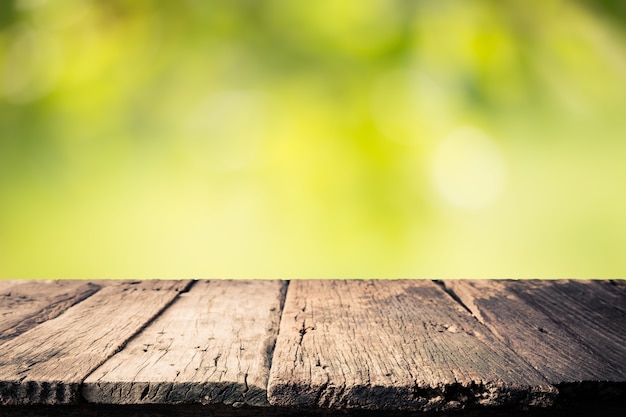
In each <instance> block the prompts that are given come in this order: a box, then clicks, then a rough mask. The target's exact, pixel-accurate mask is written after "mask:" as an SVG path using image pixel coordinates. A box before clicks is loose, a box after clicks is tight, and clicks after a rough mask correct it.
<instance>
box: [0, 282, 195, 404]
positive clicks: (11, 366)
mask: <svg viewBox="0 0 626 417" xmlns="http://www.w3.org/2000/svg"><path fill="white" fill-rule="evenodd" d="M188 284H189V282H188V281H143V282H126V283H118V285H111V286H107V287H106V288H103V289H102V290H100V291H98V292H97V293H96V294H94V295H93V296H91V297H89V298H87V299H86V300H84V301H83V302H81V303H79V304H77V305H74V306H73V307H71V308H69V309H68V310H67V311H65V312H64V313H63V314H61V315H60V316H58V317H56V318H55V319H52V320H48V321H46V322H44V323H41V324H40V325H38V326H36V327H34V328H32V329H31V330H29V331H27V332H25V333H23V334H21V335H19V336H17V337H15V338H13V339H11V340H9V341H7V342H6V343H4V344H3V345H1V346H0V351H1V352H2V356H0V404H9V405H10V404H63V403H71V402H75V401H77V400H78V391H79V388H80V383H81V382H82V381H83V379H84V378H85V377H86V376H87V375H88V374H89V373H90V372H91V371H93V370H94V369H95V368H97V367H98V366H99V365H100V364H101V363H102V362H103V361H104V360H106V359H107V358H108V357H110V356H111V355H112V354H114V353H115V352H116V351H117V350H118V349H120V347H121V346H123V344H124V343H125V342H126V341H127V340H128V339H129V338H130V337H132V336H133V335H134V334H136V333H137V332H138V331H139V330H141V329H142V328H143V327H144V326H145V325H146V323H147V322H148V321H150V320H151V319H152V318H153V317H154V316H155V315H156V314H158V313H159V312H160V311H161V310H162V309H164V308H165V307H166V306H167V305H168V304H169V303H171V302H172V300H173V299H174V298H175V297H176V296H177V294H178V292H179V291H181V290H183V289H184V288H185V287H186V286H187V285H188Z"/></svg>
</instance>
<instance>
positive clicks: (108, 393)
mask: <svg viewBox="0 0 626 417" xmlns="http://www.w3.org/2000/svg"><path fill="white" fill-rule="evenodd" d="M285 290H286V283H285V282H281V281H200V282H198V283H196V284H195V285H194V287H193V288H192V289H191V290H190V291H189V292H188V293H186V294H183V295H181V297H180V298H179V299H178V300H177V301H176V302H175V303H174V304H173V305H172V306H171V307H170V308H168V310H167V311H165V312H164V313H163V314H162V315H161V316H160V317H159V318H157V319H156V320H155V321H154V322H153V323H152V324H151V325H150V326H149V327H148V328H146V329H145V330H144V331H143V332H142V333H141V334H140V335H138V336H137V337H136V338H135V339H133V340H132V341H131V342H130V343H129V344H128V345H127V346H126V348H125V349H124V350H122V351H121V352H119V353H118V354H116V355H115V356H113V357H112V358H111V359H109V360H108V361H107V362H106V363H104V364H103V365H102V366H101V367H100V368H99V369H97V370H96V371H95V372H94V373H93V374H92V375H90V376H89V377H88V378H87V379H86V380H85V384H84V387H83V390H82V393H83V396H84V398H85V399H86V400H87V401H91V402H96V403H111V404H150V403H161V404H167V403H204V404H206V403H224V404H235V405H236V406H241V405H244V404H250V405H258V406H267V405H268V402H267V392H266V387H267V379H268V375H269V368H270V362H271V358H272V352H273V350H274V345H275V341H276V335H277V333H278V328H279V322H280V313H281V308H282V303H283V301H284V293H285Z"/></svg>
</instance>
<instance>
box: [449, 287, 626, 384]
mask: <svg viewBox="0 0 626 417" xmlns="http://www.w3.org/2000/svg"><path fill="white" fill-rule="evenodd" d="M445 286H446V288H448V289H449V290H450V291H452V292H453V293H454V294H455V295H456V296H457V297H458V298H459V299H460V300H461V301H462V302H463V303H464V304H465V305H466V306H467V307H468V308H469V309H470V310H471V312H472V313H473V314H474V315H475V316H476V317H477V318H478V319H479V320H480V321H481V322H482V323H484V324H485V325H486V326H487V327H489V328H490V329H491V330H492V332H493V333H494V334H496V335H497V337H498V338H499V339H500V340H502V341H503V342H504V343H505V344H506V345H507V346H509V347H510V348H511V349H513V350H514V351H515V352H517V353H518V354H519V355H520V356H522V357H523V358H524V359H525V360H527V361H528V362H529V363H531V364H532V365H533V366H534V367H535V368H536V369H537V370H539V371H540V372H541V373H542V375H544V376H545V378H546V379H547V380H548V381H550V383H552V384H562V383H578V382H582V381H614V382H625V381H626V293H625V292H623V291H621V290H620V289H618V288H616V287H614V286H613V285H612V284H611V283H609V282H602V281H566V280H559V281H480V280H478V281H466V280H462V281H446V282H445Z"/></svg>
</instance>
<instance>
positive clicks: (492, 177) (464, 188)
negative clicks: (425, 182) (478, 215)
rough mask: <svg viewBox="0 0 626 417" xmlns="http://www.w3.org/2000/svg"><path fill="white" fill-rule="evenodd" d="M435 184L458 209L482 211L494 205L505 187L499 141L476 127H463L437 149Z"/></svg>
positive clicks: (433, 166) (433, 167)
mask: <svg viewBox="0 0 626 417" xmlns="http://www.w3.org/2000/svg"><path fill="white" fill-rule="evenodd" d="M432 162H433V164H432V181H433V185H434V187H435V188H436V190H437V191H438V192H439V194H440V195H441V196H442V197H443V198H444V199H445V200H446V201H447V202H448V203H451V204H453V205H455V206H458V207H462V208H466V209H480V208H484V207H487V206H489V205H490V204H492V203H493V202H494V201H495V200H496V199H497V198H498V196H499V195H500V193H501V192H502V190H503V188H504V183H505V177H506V166H505V161H504V157H503V154H502V152H501V151H500V149H499V148H498V146H497V145H496V144H495V142H494V141H493V140H492V139H491V138H490V137H489V136H488V135H487V134H486V133H484V132H482V131H481V130H479V129H477V128H475V127H467V126H464V127H460V128H457V129H455V130H454V131H452V133H450V134H449V135H448V136H446V137H445V138H444V139H443V140H442V141H441V143H439V145H438V146H437V148H436V151H435V154H434V156H433V161H432Z"/></svg>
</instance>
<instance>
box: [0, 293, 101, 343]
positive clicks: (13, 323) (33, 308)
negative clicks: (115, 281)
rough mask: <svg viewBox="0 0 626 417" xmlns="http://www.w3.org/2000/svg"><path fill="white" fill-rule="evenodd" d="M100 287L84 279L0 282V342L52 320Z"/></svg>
mask: <svg viewBox="0 0 626 417" xmlns="http://www.w3.org/2000/svg"><path fill="white" fill-rule="evenodd" d="M99 289H100V285H98V284H97V283H94V282H84V281H0V344H1V343H3V342H5V341H7V340H8V339H11V338H14V337H16V336H19V335H20V334H22V333H24V332H25V331H27V330H30V329H32V328H33V327H35V326H37V325H38V324H40V323H43V322H44V321H46V320H50V319H53V318H55V317H57V316H58V315H59V314H61V313H63V312H64V311H65V310H67V309H68V308H70V307H71V306H73V305H74V304H76V303H79V302H80V301H82V300H84V299H85V298H87V297H89V296H90V295H92V294H94V293H95V292H96V291H98V290H99Z"/></svg>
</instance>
